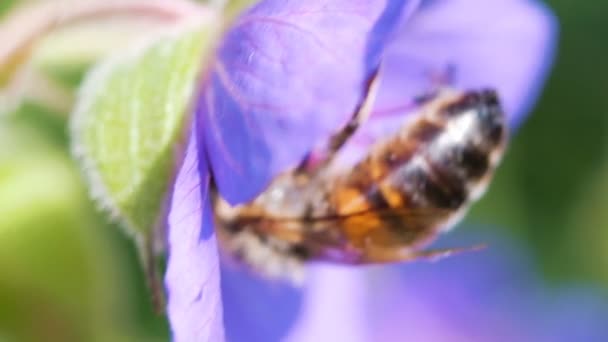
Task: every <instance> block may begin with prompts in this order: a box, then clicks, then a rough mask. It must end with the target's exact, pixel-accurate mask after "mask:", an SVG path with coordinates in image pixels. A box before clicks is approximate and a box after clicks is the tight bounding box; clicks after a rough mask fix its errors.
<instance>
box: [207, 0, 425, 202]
mask: <svg viewBox="0 0 608 342" xmlns="http://www.w3.org/2000/svg"><path fill="white" fill-rule="evenodd" d="M417 3H418V0H409V1H407V0H375V1H371V0H334V1H326V0H308V1H294V0H291V1H286V0H265V1H261V2H260V3H258V4H257V5H256V6H254V7H253V8H252V9H251V10H249V11H248V12H247V13H246V14H245V15H243V16H242V17H241V18H240V19H239V20H237V21H236V23H235V26H234V27H233V28H232V29H231V30H230V31H229V32H228V34H227V36H226V37H225V39H224V42H223V44H222V45H221V46H220V48H219V58H218V59H217V60H216V62H215V64H214V66H213V69H212V72H211V74H210V76H209V79H208V82H209V84H208V86H207V87H204V89H203V92H202V96H201V99H200V101H199V107H198V114H199V115H200V116H201V117H202V118H203V120H205V124H204V125H203V127H204V132H203V135H204V136H205V139H206V143H207V146H206V148H207V153H208V156H209V159H210V163H211V166H212V168H213V174H214V177H215V180H216V182H217V184H218V187H219V190H220V192H221V193H222V195H223V196H224V197H225V198H226V199H227V200H228V201H229V202H231V203H236V202H240V201H244V200H248V199H250V198H252V197H253V196H254V195H256V194H257V193H258V192H259V191H260V190H261V189H262V188H263V187H264V186H265V185H266V184H267V183H268V182H269V181H270V180H271V179H272V178H273V177H274V176H275V175H276V174H277V173H279V172H282V171H284V170H285V169H286V168H288V167H292V166H295V165H296V164H297V163H298V162H300V161H301V160H302V159H303V158H304V156H305V155H306V153H307V152H309V151H310V150H311V149H312V148H313V146H314V145H315V144H317V143H320V142H323V141H325V140H327V138H328V137H329V135H330V134H331V133H332V132H334V131H335V130H336V128H337V127H340V125H343V124H344V123H345V121H346V119H347V118H348V117H349V116H350V114H351V113H352V112H353V111H354V109H355V106H356V104H357V103H358V102H359V101H360V99H361V98H362V96H363V92H364V88H365V84H366V81H367V80H368V78H369V77H370V75H371V74H372V73H373V72H375V70H376V69H377V67H378V65H379V62H380V55H381V53H382V50H383V47H384V45H385V43H386V40H387V39H388V36H389V33H390V32H391V31H392V30H393V28H394V27H395V25H396V24H397V23H398V22H399V19H400V18H401V14H402V13H404V11H405V10H407V9H412V8H413V7H414V6H415V5H416V4H417ZM287 141H289V143H288V144H287V143H284V142H287Z"/></svg>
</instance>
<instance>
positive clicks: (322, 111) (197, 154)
mask: <svg viewBox="0 0 608 342" xmlns="http://www.w3.org/2000/svg"><path fill="white" fill-rule="evenodd" d="M554 36H555V23H554V20H553V18H552V17H551V14H550V13H549V12H548V10H547V9H546V8H544V7H542V6H541V5H539V4H538V3H536V2H534V1H531V0H428V1H424V0H423V1H415V0H409V1H407V0H403V1H394V0H332V1H327V0H324V1H322V0H307V1H295V0H264V1H261V2H259V3H258V4H257V5H256V6H254V7H253V8H252V9H250V10H249V11H248V12H246V13H245V14H244V15H243V16H241V17H240V18H239V19H238V20H237V21H236V22H235V23H234V26H233V27H232V29H231V30H229V32H228V33H227V35H226V36H225V37H224V40H223V42H222V44H221V45H220V47H219V49H218V58H217V59H216V61H215V62H214V64H213V66H212V68H211V72H210V73H209V74H208V77H207V78H206V83H205V84H204V85H205V86H204V87H203V89H202V92H201V94H200V97H199V98H200V100H199V103H198V110H197V113H196V117H195V120H194V125H193V127H192V137H191V139H190V142H189V146H188V149H187V153H186V157H185V162H184V163H183V165H182V167H181V169H180V171H179V173H178V176H177V179H176V183H175V188H174V192H173V200H172V204H171V208H170V215H169V234H168V235H169V262H168V270H167V276H166V287H167V291H168V295H169V306H168V313H169V318H170V321H171V326H172V331H173V336H174V339H175V340H176V341H221V340H223V339H224V331H225V334H226V336H227V338H228V339H229V340H232V341H241V340H243V341H244V340H247V341H277V340H281V339H283V338H288V340H292V341H307V340H318V341H325V340H335V339H338V337H339V338H340V339H342V340H348V341H369V340H373V339H375V336H378V332H379V330H378V329H380V330H381V331H382V332H383V333H385V334H386V335H384V336H387V338H389V340H390V338H393V339H395V338H397V339H401V337H403V338H405V337H406V336H414V337H415V336H427V335H422V334H423V333H429V331H428V329H429V327H430V328H433V329H434V328H435V327H441V328H442V329H443V327H444V325H440V324H438V325H432V326H428V327H427V326H424V325H422V323H423V322H422V321H417V319H418V317H417V315H416V314H415V311H401V309H402V306H398V307H396V306H394V305H393V308H392V309H391V308H389V307H387V310H388V309H391V310H392V311H387V312H386V321H385V320H384V319H383V318H384V317H385V312H384V311H382V310H378V308H377V305H381V303H382V302H381V301H380V302H378V301H376V300H373V299H374V298H372V297H370V296H376V295H379V294H382V295H383V296H384V298H386V301H387V302H390V298H391V296H392V295H393V294H394V295H395V297H394V298H397V299H398V300H400V301H401V300H403V303H405V304H408V303H410V302H408V300H409V301H411V300H412V298H417V297H411V296H417V295H416V294H415V293H414V291H417V293H418V294H419V296H420V297H419V298H418V299H417V300H419V301H420V303H425V302H426V300H427V299H429V300H430V299H432V298H433V296H434V295H435V294H436V293H437V292H441V291H442V287H443V285H444V284H445V282H444V281H442V280H441V279H439V280H438V279H437V277H441V276H438V275H435V278H432V279H431V277H430V276H429V279H427V280H426V282H425V283H422V282H421V283H420V284H418V286H420V287H416V284H415V283H413V282H415V281H416V279H414V278H411V277H410V275H409V271H408V272H406V275H407V276H408V277H409V282H410V283H411V284H408V286H409V287H403V286H402V285H401V281H400V280H399V279H398V278H399V277H402V275H399V273H402V271H400V269H401V268H403V267H404V266H400V267H378V268H374V269H371V270H370V269H368V268H344V267H337V266H327V265H325V266H320V265H317V266H312V267H311V270H310V271H311V272H310V273H311V274H310V278H309V280H308V282H307V287H306V289H305V290H304V291H303V292H302V291H300V290H298V289H294V288H291V287H289V286H287V285H283V284H278V283H269V282H266V281H264V280H261V279H258V278H256V277H255V276H252V275H249V274H244V273H242V272H238V271H236V270H233V269H230V268H229V267H224V265H222V266H221V267H220V265H219V263H218V255H217V246H216V240H215V235H214V232H213V227H212V213H211V209H210V203H209V198H208V195H209V194H208V189H209V183H210V176H211V175H213V177H214V181H215V182H216V184H217V186H218V190H219V192H220V194H221V195H222V196H223V197H224V198H226V199H227V200H228V201H229V202H231V203H233V204H234V203H240V202H244V201H248V200H250V199H252V198H253V197H255V196H256V194H257V193H259V192H260V191H261V190H262V189H263V188H264V186H265V185H266V184H268V182H269V181H270V180H271V179H272V178H273V177H275V176H276V175H277V174H278V173H280V172H282V171H285V170H287V169H289V168H291V167H293V166H295V165H296V164H297V163H298V162H299V161H301V160H302V159H303V157H304V156H305V154H306V153H307V152H308V151H310V150H311V149H312V148H313V146H315V145H317V144H318V143H319V142H322V141H325V140H327V139H328V137H329V135H330V134H331V133H333V132H334V131H335V130H336V128H337V127H340V126H342V125H343V124H344V123H345V122H346V120H347V119H348V117H349V116H350V114H351V113H352V112H353V110H354V108H355V106H356V104H357V103H358V102H359V101H360V100H361V97H362V96H363V95H364V86H365V83H366V81H367V80H368V79H369V77H370V75H372V74H373V73H375V72H376V71H377V70H380V77H381V88H380V92H379V97H378V100H377V101H376V104H375V108H374V111H373V113H372V116H371V118H370V120H369V122H368V123H366V124H365V125H364V126H363V127H362V129H361V131H360V132H358V133H357V135H356V136H355V138H354V141H352V142H351V143H349V145H348V146H347V147H346V150H345V151H343V152H344V153H343V155H342V156H341V158H342V159H343V161H344V162H349V161H351V160H354V159H356V158H358V157H360V156H361V154H362V153H363V152H364V151H365V150H366V149H367V148H368V147H369V144H370V142H371V141H374V140H375V139H376V138H378V137H380V136H384V135H386V134H390V133H391V132H392V131H393V130H394V129H395V127H399V123H400V122H401V121H403V120H404V118H405V117H406V116H407V115H408V113H409V111H410V109H411V108H412V103H413V99H414V98H415V97H416V96H418V95H421V94H423V93H425V92H427V91H430V90H432V89H433V88H434V87H436V86H437V85H441V84H448V85H450V86H453V87H460V88H480V87H488V86H491V87H494V88H497V89H498V90H499V93H500V94H501V95H502V97H503V99H504V102H505V107H506V109H507V111H508V113H509V120H510V122H511V124H512V126H513V127H515V126H516V125H517V124H518V123H519V122H521V120H522V119H523V118H524V116H525V114H526V113H527V112H528V109H529V107H530V105H531V104H532V102H533V100H534V99H535V97H536V95H537V92H538V91H539V89H540V86H541V84H542V81H543V79H544V76H545V74H546V71H547V69H548V67H549V66H550V64H551V60H550V59H551V56H552V53H553V43H554ZM379 68H380V69H379ZM475 255H476V256H469V257H466V258H463V257H459V258H455V259H458V261H448V262H445V263H443V264H442V266H441V267H443V268H449V267H451V266H450V265H452V266H453V265H463V264H464V263H466V264H467V265H468V268H466V269H465V270H464V271H462V270H461V271H462V272H461V273H460V274H459V275H458V276H454V277H455V278H458V279H459V280H462V279H461V278H463V277H468V276H469V275H470V279H466V281H467V282H466V284H471V285H472V286H473V285H475V284H476V281H477V280H478V279H483V277H484V274H486V273H487V272H486V271H488V270H490V271H491V270H492V269H493V267H494V266H492V264H491V263H487V262H485V261H484V262H482V261H481V260H480V258H478V257H477V254H475ZM488 265H490V266H488ZM425 266H426V267H428V268H429V271H428V272H429V273H431V272H436V271H437V270H438V266H435V265H433V266H429V265H426V264H422V265H420V268H421V269H422V268H424V267H425ZM461 267H462V266H461ZM497 267H501V266H497ZM404 269H405V270H409V269H410V267H409V266H408V267H405V268H404ZM467 270H468V271H467ZM420 272H422V271H420ZM454 272H456V271H454ZM220 273H221V282H220ZM387 277H388V278H387ZM480 277H481V278H480ZM515 277H517V276H515ZM387 279H388V280H387ZM514 279H516V278H514ZM421 284H428V288H427V287H423V286H422V285H421ZM432 284H434V285H433V286H431V285H432ZM470 294H471V293H470V292H463V293H462V296H463V298H464V297H466V295H470ZM458 298H459V295H455V298H454V300H457V299H458ZM370 299H372V300H370ZM379 303H380V304H379ZM370 304H375V305H376V307H374V306H370ZM405 304H404V305H405ZM465 304H466V303H465ZM408 305H409V304H408ZM467 305H468V304H467ZM422 306H424V305H422ZM445 309H446V310H449V309H450V308H449V307H445ZM471 310H473V309H471ZM475 310H477V309H475ZM446 312H447V313H446V314H445V315H444V316H437V315H435V314H433V317H435V316H436V317H440V318H441V319H445V320H450V319H451V316H452V315H451V314H450V312H449V311H446ZM477 312H478V311H477ZM454 315H458V313H455V314H454ZM372 316H374V317H372ZM400 317H404V319H409V320H411V323H410V328H409V329H408V331H406V332H405V333H407V334H414V333H420V335H407V334H404V335H399V334H400V329H399V327H400V322H401V321H400ZM405 317H408V318H405ZM421 317H422V316H421ZM422 318H424V317H422ZM391 320H392V321H391ZM416 322H421V325H420V326H418V325H417V324H416ZM453 322H457V321H456V320H454V321H453ZM439 323H445V322H439ZM448 323H449V322H448ZM390 324H392V325H390ZM433 324H435V323H433ZM446 327H447V325H446ZM513 327H514V328H513V329H519V328H521V329H522V330H521V335H518V336H524V337H526V336H530V335H526V333H527V332H526V329H527V326H519V325H517V324H515V325H513ZM224 328H225V330H224ZM474 328H476V327H472V329H474ZM391 329H392V330H391ZM446 329H447V328H446ZM505 329H507V330H508V329H509V326H505ZM456 330H457V329H456ZM489 331H490V332H491V331H492V330H489ZM389 334H390V335H389ZM467 336H478V335H467ZM479 336H482V335H479ZM510 336H515V335H510ZM334 337H335V339H334ZM422 340H424V339H422Z"/></svg>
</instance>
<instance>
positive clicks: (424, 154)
mask: <svg viewBox="0 0 608 342" xmlns="http://www.w3.org/2000/svg"><path fill="white" fill-rule="evenodd" d="M505 136H506V133H505V123H504V117H503V113H502V110H501V108H500V104H499V101H498V99H497V96H496V94H495V93H494V92H493V91H481V92H468V93H465V94H459V95H457V94H452V93H450V94H442V95H439V96H438V98H436V99H435V100H433V101H432V102H431V103H429V104H428V105H427V106H426V107H424V108H422V111H421V113H420V114H419V115H418V117H417V118H416V119H415V120H414V121H412V122H410V123H409V124H408V125H407V126H405V127H404V128H402V129H401V131H400V132H399V133H398V134H397V135H395V136H394V137H392V138H391V139H389V140H388V141H385V142H384V143H382V144H381V145H380V146H378V147H377V148H376V149H374V150H373V151H372V153H371V154H370V155H369V156H368V157H367V158H366V159H365V160H364V161H362V162H361V163H359V165H358V166H357V167H356V171H355V172H353V173H352V174H351V175H350V176H349V177H348V179H347V180H346V182H345V183H344V186H345V187H346V188H349V189H357V191H359V192H360V193H361V194H364V195H365V198H366V203H367V206H368V207H369V208H370V209H382V208H399V207H404V208H408V209H416V208H419V209H424V208H427V209H444V210H443V212H445V213H446V215H447V213H449V212H451V211H455V210H458V209H460V208H462V207H464V206H465V204H466V203H468V202H470V201H471V200H475V199H476V198H477V197H479V195H480V194H481V193H482V192H483V190H484V189H485V186H486V184H487V182H488V180H489V177H490V175H491V174H492V172H493V170H494V168H495V166H496V164H497V163H498V161H499V159H500V156H501V155H502V150H503V148H504V139H505ZM339 206H340V204H339ZM341 207H342V208H348V205H346V204H345V203H342V204H341ZM351 207H352V206H351ZM342 211H344V210H342ZM347 213H348V212H347Z"/></svg>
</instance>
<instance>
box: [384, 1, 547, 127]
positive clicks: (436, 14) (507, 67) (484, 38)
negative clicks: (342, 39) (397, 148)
mask: <svg viewBox="0 0 608 342" xmlns="http://www.w3.org/2000/svg"><path fill="white" fill-rule="evenodd" d="M556 28H557V24H556V21H555V18H554V17H553V16H552V14H551V12H550V11H549V10H548V9H547V8H546V7H544V6H543V5H541V4H540V3H539V2H536V1H529V0H449V1H445V0H431V1H426V2H424V5H423V6H421V7H420V9H419V11H418V12H416V14H415V15H414V16H413V17H412V18H411V20H409V21H408V22H407V23H406V24H405V25H403V26H402V27H401V29H400V31H399V33H398V36H397V39H396V40H395V42H394V43H393V44H391V46H389V47H388V48H387V53H386V56H385V59H384V63H385V64H384V67H385V68H384V73H383V74H382V77H383V85H382V88H381V91H380V95H379V99H378V110H382V109H384V110H386V109H388V108H390V107H391V106H395V105H399V104H403V103H404V100H408V99H412V98H413V97H415V96H419V95H420V94H421V93H423V92H425V91H428V90H432V88H433V87H435V86H437V82H439V83H441V82H443V81H444V80H445V81H447V82H449V83H451V84H452V85H453V86H455V87H458V88H463V89H470V88H480V87H495V88H497V89H498V91H499V93H500V94H501V97H502V99H503V102H504V105H505V108H506V111H507V113H508V115H509V116H510V121H511V123H512V124H516V123H518V122H520V121H521V119H522V118H523V116H524V115H525V114H526V112H527V111H528V110H529V109H530V106H531V104H532V103H533V102H534V100H535V99H536V97H537V95H538V92H539V90H540V88H541V85H542V83H543V81H544V79H545V76H546V73H547V71H548V69H549V67H550V65H551V62H552V59H553V52H554V45H555V37H556ZM446 78H447V80H446ZM450 81H451V82H450Z"/></svg>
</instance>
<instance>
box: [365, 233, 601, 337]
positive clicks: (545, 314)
mask: <svg viewBox="0 0 608 342" xmlns="http://www.w3.org/2000/svg"><path fill="white" fill-rule="evenodd" d="M494 231H495V230H494ZM458 240H460V242H452V243H451V245H464V246H466V245H470V244H472V243H476V242H479V241H494V243H490V244H489V246H490V247H489V248H488V249H486V250H483V251H480V252H475V253H466V254H463V255H459V256H458V257H454V258H449V259H446V260H443V261H441V262H438V263H435V264H428V263H419V264H408V265H395V266H390V267H387V268H385V270H384V272H383V273H384V277H385V278H384V279H378V282H381V283H382V284H384V286H383V288H382V289H377V291H376V292H375V293H377V294H378V295H377V296H375V297H374V300H373V302H370V306H368V307H367V308H366V309H367V312H370V318H371V320H370V322H371V324H372V329H373V330H374V331H378V332H380V335H379V336H377V338H378V339H379V340H381V341H497V342H499V341H603V340H605V339H606V338H608V330H607V329H606V328H605V324H603V322H602V320H601V318H600V317H605V316H606V314H608V305H606V303H607V302H606V300H605V295H602V294H601V293H599V292H593V291H588V292H587V293H584V292H583V291H575V292H565V291H563V290H559V291H558V290H556V289H552V288H551V286H549V285H548V284H546V283H544V282H543V280H542V279H541V278H540V277H539V276H538V272H537V270H535V269H534V268H533V267H531V265H533V264H534V263H533V261H532V260H530V259H529V258H528V257H527V255H526V253H525V251H523V250H521V249H519V248H518V246H517V245H515V244H513V243H510V242H509V241H508V239H506V238H504V237H502V238H501V237H499V238H497V237H496V236H494V237H490V236H487V235H486V236H483V237H482V236H479V235H478V236H476V237H474V236H469V237H468V238H466V237H465V238H464V239H462V235H461V236H460V237H459V239H458ZM462 240H468V241H467V242H463V241H462ZM391 273H392V274H391ZM587 290H589V289H587ZM590 298H594V300H590ZM598 303H603V304H601V305H597V304H598ZM380 313H382V315H380ZM594 316H596V317H598V318H597V319H596V318H595V317H594Z"/></svg>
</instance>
